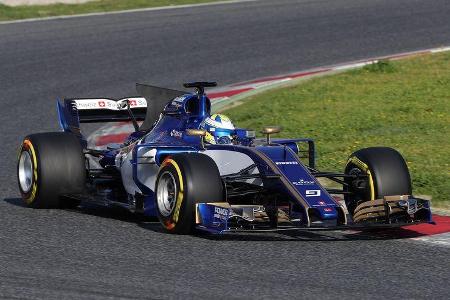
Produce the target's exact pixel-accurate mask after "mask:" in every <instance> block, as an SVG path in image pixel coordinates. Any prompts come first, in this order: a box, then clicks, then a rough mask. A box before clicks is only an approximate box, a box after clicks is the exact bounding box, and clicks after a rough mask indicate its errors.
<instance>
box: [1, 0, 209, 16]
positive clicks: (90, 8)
mask: <svg viewBox="0 0 450 300" xmlns="http://www.w3.org/2000/svg"><path fill="white" fill-rule="evenodd" d="M216 1H218V0H99V1H92V2H87V3H83V4H50V5H30V6H27V5H23V6H15V7H10V6H6V5H2V4H0V21H7V20H18V19H27V18H41V17H51V16H61V15H74V14H84V13H93V12H107V11H117V10H126V9H135V8H145V7H157V6H168V5H181V4H195V3H206V2H216Z"/></svg>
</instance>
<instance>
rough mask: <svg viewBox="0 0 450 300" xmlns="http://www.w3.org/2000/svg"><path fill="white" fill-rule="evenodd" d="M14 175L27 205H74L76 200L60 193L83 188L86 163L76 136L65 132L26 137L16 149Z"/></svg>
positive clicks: (68, 192) (65, 206)
mask: <svg viewBox="0 0 450 300" xmlns="http://www.w3.org/2000/svg"><path fill="white" fill-rule="evenodd" d="M17 178H18V182H19V190H20V193H21V195H22V198H23V200H24V201H25V204H26V205H27V206H29V207H33V208H58V207H63V208H71V207H76V206H77V205H78V204H79V201H77V200H73V199H70V198H62V197H61V196H63V195H67V194H80V193H83V191H84V187H85V182H86V167H85V159H84V155H83V149H82V147H81V144H80V141H79V139H78V138H77V137H76V136H74V135H73V134H70V133H65V132H48V133H38V134H32V135H29V136H27V137H25V139H24V141H23V143H22V146H21V148H20V151H19V159H18V163H17Z"/></svg>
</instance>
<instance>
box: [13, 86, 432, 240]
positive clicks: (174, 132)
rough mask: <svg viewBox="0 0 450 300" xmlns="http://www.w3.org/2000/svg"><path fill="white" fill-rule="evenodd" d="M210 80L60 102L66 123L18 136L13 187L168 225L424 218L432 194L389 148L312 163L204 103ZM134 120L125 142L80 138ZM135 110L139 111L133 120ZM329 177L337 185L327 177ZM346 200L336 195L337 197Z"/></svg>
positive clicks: (252, 226)
mask: <svg viewBox="0 0 450 300" xmlns="http://www.w3.org/2000/svg"><path fill="white" fill-rule="evenodd" d="M215 85H216V84H215V83H214V82H194V83H187V84H185V85H184V87H185V88H194V89H195V92H194V93H188V92H185V91H177V90H170V89H164V88H159V87H153V86H148V85H142V84H137V91H138V93H139V94H140V95H141V96H142V97H130V98H125V99H121V100H113V99H65V100H64V101H63V102H62V103H60V102H58V114H59V122H60V125H61V128H62V132H49V133H39V134H32V135H29V136H27V137H25V139H24V141H23V144H22V147H21V150H20V153H19V159H18V165H17V174H18V181H19V189H20V192H21V194H22V197H23V199H24V201H25V202H26V204H27V205H28V206H30V207H34V208H53V207H75V206H77V205H79V204H80V202H81V201H86V202H92V203H96V204H100V205H105V206H121V207H125V208H127V209H129V210H131V211H133V212H137V213H142V214H144V215H147V216H157V217H158V218H159V220H160V222H161V224H162V226H163V227H164V228H165V230H167V231H168V232H172V233H192V232H193V230H203V231H208V232H212V233H226V232H237V231H272V230H273V231H275V230H298V229H314V228H325V229H330V228H331V229H335V228H349V227H356V228H358V227H374V226H375V227H390V226H402V225H406V224H415V223H421V222H431V221H432V220H431V211H430V203H429V201H427V200H423V199H418V198H415V197H413V196H412V187H411V179H410V175H409V172H408V168H407V166H406V163H405V161H404V159H403V158H402V156H401V155H400V154H399V153H398V152H397V151H396V150H394V149H391V148H386V147H373V148H365V149H361V150H358V151H356V152H354V153H353V154H351V155H350V157H349V159H348V162H347V165H346V167H345V170H344V172H342V173H341V172H323V171H319V170H317V169H316V167H315V157H314V153H315V151H314V142H313V141H312V140H311V139H308V138H298V139H274V138H272V135H273V134H276V133H279V132H280V128H278V127H266V128H263V129H262V133H264V135H266V138H264V139H256V138H255V132H254V131H252V130H247V129H241V128H235V127H234V125H233V124H232V123H231V121H230V120H229V119H228V118H227V117H226V116H223V115H220V114H214V115H211V102H210V100H209V98H208V97H207V95H206V94H205V92H204V88H205V87H212V86H215ZM124 121H128V122H132V124H133V126H134V129H135V131H134V132H133V133H131V134H130V135H129V136H128V138H127V139H126V141H125V142H124V143H121V144H110V145H108V146H107V147H106V148H105V149H95V148H90V147H88V143H87V141H86V137H85V136H84V135H83V133H82V132H81V130H80V124H81V123H89V122H124ZM140 121H143V122H140ZM321 178H326V179H328V180H329V181H332V182H335V183H337V184H338V185H339V186H340V188H327V187H325V186H324V185H322V184H321V181H319V179H321ZM342 198H343V199H344V201H339V200H340V199H342Z"/></svg>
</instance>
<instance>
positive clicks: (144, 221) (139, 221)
mask: <svg viewBox="0 0 450 300" xmlns="http://www.w3.org/2000/svg"><path fill="white" fill-rule="evenodd" d="M3 200H4V201H5V202H6V203H8V204H11V205H14V206H18V207H22V208H26V206H25V204H24V203H23V201H22V199H20V198H5V199H3ZM65 211H67V212H73V213H78V214H84V215H91V216H96V217H101V218H108V219H114V220H117V221H121V222H127V223H135V224H136V225H137V226H138V227H140V228H143V229H146V230H150V231H153V232H156V233H164V230H163V228H162V226H161V224H160V223H159V221H158V220H157V219H156V218H149V217H145V216H143V215H139V214H134V213H131V212H129V211H127V210H125V209H123V208H119V207H117V208H111V207H110V208H106V207H102V206H98V205H92V204H85V203H82V204H81V205H80V206H79V207H77V208H75V209H65ZM194 236H195V237H197V238H200V239H206V240H216V241H320V242H324V241H330V242H331V241H341V242H345V241H354V240H396V239H406V238H417V237H421V236H423V234H421V233H418V232H416V231H413V230H409V229H405V228H390V229H370V230H358V231H354V230H334V231H317V230H315V231H308V230H295V231H282V232H276V233H274V232H264V233H227V234H220V235H215V234H209V233H203V232H196V233H195V234H194Z"/></svg>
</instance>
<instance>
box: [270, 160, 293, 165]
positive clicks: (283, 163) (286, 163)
mask: <svg viewBox="0 0 450 300" xmlns="http://www.w3.org/2000/svg"><path fill="white" fill-rule="evenodd" d="M275 163H276V164H277V165H298V162H296V161H276V162H275Z"/></svg>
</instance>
